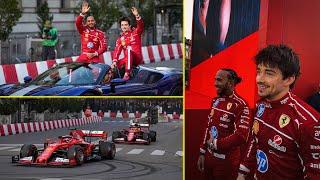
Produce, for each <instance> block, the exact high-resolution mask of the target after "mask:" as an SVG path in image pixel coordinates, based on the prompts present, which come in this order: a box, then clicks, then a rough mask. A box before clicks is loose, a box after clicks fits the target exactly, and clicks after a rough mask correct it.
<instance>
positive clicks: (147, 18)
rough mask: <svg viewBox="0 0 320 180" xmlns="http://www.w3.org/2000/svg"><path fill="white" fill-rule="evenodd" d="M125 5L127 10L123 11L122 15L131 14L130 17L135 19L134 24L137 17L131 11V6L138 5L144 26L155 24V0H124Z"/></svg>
mask: <svg viewBox="0 0 320 180" xmlns="http://www.w3.org/2000/svg"><path fill="white" fill-rule="evenodd" d="M122 6H123V7H125V10H124V11H123V15H122V16H129V17H130V19H132V20H133V24H134V23H135V17H134V16H133V15H132V13H131V7H136V8H137V9H138V11H139V14H140V16H141V17H142V18H143V22H144V28H145V29H148V28H150V27H152V26H154V25H155V22H154V9H155V1H154V0H152V1H150V0H135V1H132V0H124V1H123V4H122Z"/></svg>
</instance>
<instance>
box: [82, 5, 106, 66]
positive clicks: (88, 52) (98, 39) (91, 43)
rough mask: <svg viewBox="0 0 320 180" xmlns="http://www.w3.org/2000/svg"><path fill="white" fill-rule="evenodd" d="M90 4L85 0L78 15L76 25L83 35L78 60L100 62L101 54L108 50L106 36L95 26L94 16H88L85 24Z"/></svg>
mask: <svg viewBox="0 0 320 180" xmlns="http://www.w3.org/2000/svg"><path fill="white" fill-rule="evenodd" d="M89 9H90V7H89V4H88V2H86V1H84V2H83V3H82V9H81V13H80V16H78V17H77V20H76V26H77V29H78V31H79V33H80V35H81V46H82V49H81V54H80V56H79V58H78V59H77V61H79V62H85V63H98V62H99V55H101V54H103V53H104V52H105V51H106V50H107V42H106V37H105V34H104V32H103V31H101V30H99V29H97V28H96V27H95V25H96V21H95V20H94V17H93V16H88V17H87V19H86V25H83V19H84V17H85V16H86V14H87V13H88V12H89Z"/></svg>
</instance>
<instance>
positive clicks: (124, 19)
mask: <svg viewBox="0 0 320 180" xmlns="http://www.w3.org/2000/svg"><path fill="white" fill-rule="evenodd" d="M122 21H127V22H128V24H129V25H131V22H130V18H129V17H122V18H120V19H119V24H120V26H121V22H122Z"/></svg>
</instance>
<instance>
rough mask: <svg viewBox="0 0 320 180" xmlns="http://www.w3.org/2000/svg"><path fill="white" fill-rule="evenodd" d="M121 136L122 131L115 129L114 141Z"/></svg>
mask: <svg viewBox="0 0 320 180" xmlns="http://www.w3.org/2000/svg"><path fill="white" fill-rule="evenodd" d="M117 138H121V132H120V131H113V132H112V142H115V139H117Z"/></svg>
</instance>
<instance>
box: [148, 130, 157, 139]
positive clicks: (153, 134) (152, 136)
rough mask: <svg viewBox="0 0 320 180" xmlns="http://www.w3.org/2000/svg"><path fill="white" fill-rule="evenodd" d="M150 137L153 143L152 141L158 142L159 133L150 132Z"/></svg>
mask: <svg viewBox="0 0 320 180" xmlns="http://www.w3.org/2000/svg"><path fill="white" fill-rule="evenodd" d="M149 135H150V138H151V141H152V142H156V140H157V132H155V131H150V132H149Z"/></svg>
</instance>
